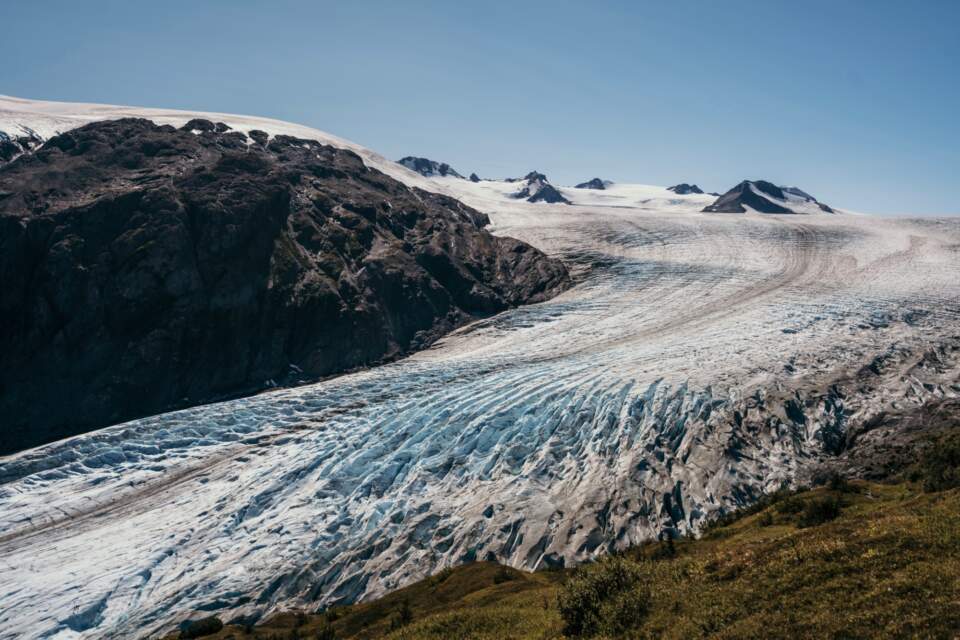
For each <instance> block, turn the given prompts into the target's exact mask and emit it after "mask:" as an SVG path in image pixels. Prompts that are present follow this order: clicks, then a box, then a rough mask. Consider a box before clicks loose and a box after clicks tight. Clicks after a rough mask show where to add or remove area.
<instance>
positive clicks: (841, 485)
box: [823, 471, 857, 493]
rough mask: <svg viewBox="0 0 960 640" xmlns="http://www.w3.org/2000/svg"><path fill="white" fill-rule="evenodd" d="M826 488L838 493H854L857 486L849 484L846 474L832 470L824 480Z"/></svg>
mask: <svg viewBox="0 0 960 640" xmlns="http://www.w3.org/2000/svg"><path fill="white" fill-rule="evenodd" d="M823 484H824V486H826V487H827V489H830V491H838V492H840V493H856V491H857V488H856V487H855V486H854V485H852V484H850V481H849V480H847V478H846V476H844V475H842V474H840V473H837V472H836V471H834V472H833V473H831V474H830V475H828V476H827V479H826V482H824V483H823Z"/></svg>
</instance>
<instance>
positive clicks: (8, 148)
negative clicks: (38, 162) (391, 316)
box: [0, 129, 43, 166]
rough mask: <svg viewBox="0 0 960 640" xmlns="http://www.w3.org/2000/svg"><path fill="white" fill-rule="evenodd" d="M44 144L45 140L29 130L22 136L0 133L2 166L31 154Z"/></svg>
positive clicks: (0, 164) (0, 160)
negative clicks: (21, 156)
mask: <svg viewBox="0 0 960 640" xmlns="http://www.w3.org/2000/svg"><path fill="white" fill-rule="evenodd" d="M41 144H43V140H42V139H41V138H40V136H38V135H37V134H36V133H34V132H33V131H30V130H29V129H28V130H27V131H26V132H25V135H22V136H11V135H7V134H6V133H4V132H3V131H0V166H2V165H4V164H6V163H7V162H10V161H12V160H13V159H14V158H16V157H17V156H20V155H23V154H24V153H29V152H30V151H33V150H34V149H36V148H37V147H39V146H40V145H41Z"/></svg>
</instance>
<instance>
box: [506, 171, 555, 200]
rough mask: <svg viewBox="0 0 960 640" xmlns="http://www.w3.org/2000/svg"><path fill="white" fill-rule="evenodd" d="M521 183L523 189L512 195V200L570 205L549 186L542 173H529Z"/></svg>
mask: <svg viewBox="0 0 960 640" xmlns="http://www.w3.org/2000/svg"><path fill="white" fill-rule="evenodd" d="M508 182H515V180H509V181H508ZM523 182H524V185H523V187H521V188H520V190H519V191H517V192H516V193H514V194H513V197H514V198H518V199H523V200H526V201H527V202H547V203H551V204H570V201H569V200H567V199H566V198H564V197H563V194H562V193H560V192H559V191H558V190H557V188H556V187H554V186H553V185H552V184H550V181H549V180H547V176H545V175H543V174H542V173H538V172H536V171H531V172H530V173H528V174H527V175H525V176H524V177H523Z"/></svg>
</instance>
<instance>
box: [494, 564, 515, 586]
mask: <svg viewBox="0 0 960 640" xmlns="http://www.w3.org/2000/svg"><path fill="white" fill-rule="evenodd" d="M514 579H516V576H515V575H513V574H512V573H511V572H510V570H509V569H507V567H506V565H500V568H499V569H497V572H496V573H495V574H493V584H503V583H504V582H510V581H511V580H514Z"/></svg>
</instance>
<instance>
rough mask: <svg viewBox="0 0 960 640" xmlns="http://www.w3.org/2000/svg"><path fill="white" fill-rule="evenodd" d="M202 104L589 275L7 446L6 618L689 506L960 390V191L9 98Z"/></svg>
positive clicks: (687, 510)
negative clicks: (400, 350) (932, 204)
mask: <svg viewBox="0 0 960 640" xmlns="http://www.w3.org/2000/svg"><path fill="white" fill-rule="evenodd" d="M130 115H137V116H142V117H148V118H150V119H153V120H155V121H157V122H162V123H166V122H170V123H174V124H182V123H184V122H186V121H187V120H188V119H189V118H191V117H207V118H209V119H212V120H214V121H224V122H227V123H228V124H230V125H231V126H233V127H235V128H240V129H244V130H249V129H254V128H258V129H263V130H266V131H268V132H270V133H289V134H291V135H298V136H301V137H308V138H314V139H317V140H321V141H323V142H326V143H329V144H335V145H338V146H347V147H348V148H351V149H354V150H356V151H357V152H358V153H360V155H361V156H362V157H363V158H364V160H365V161H367V162H368V163H369V164H370V165H371V166H374V167H377V168H380V169H384V170H387V171H389V173H390V174H391V175H392V176H394V177H396V178H398V179H400V180H403V181H404V182H406V183H408V184H411V185H416V186H421V187H423V188H430V189H432V190H435V191H441V192H444V193H448V194H451V195H455V196H457V197H460V198H461V199H463V200H464V201H465V202H467V203H468V204H470V205H472V206H475V207H477V208H479V209H481V210H482V211H485V212H487V213H489V214H490V217H491V219H492V221H493V228H492V230H493V231H494V232H496V233H498V234H503V235H510V236H514V237H517V238H520V239H522V240H525V241H527V242H529V243H531V244H533V245H535V246H537V247H539V248H541V249H543V250H544V251H546V252H548V253H550V254H552V255H557V256H559V257H561V258H563V259H565V260H566V261H567V262H568V264H569V265H570V266H571V271H572V273H573V274H574V275H575V277H576V279H577V285H576V286H575V287H574V288H573V289H571V290H570V291H568V292H567V293H565V294H563V295H561V296H559V297H557V298H555V299H553V300H551V301H549V302H546V303H543V304H538V305H532V306H528V307H524V308H520V309H516V310H513V311H508V312H505V313H502V314H500V315H497V316H495V317H492V318H489V319H486V320H482V321H478V322H476V323H474V324H472V325H469V326H467V327H464V328H463V329H461V330H459V331H457V332H455V333H453V334H451V335H449V336H448V337H447V338H445V339H444V340H442V341H441V342H440V343H438V344H436V345H435V346H434V347H432V348H430V349H428V350H426V351H423V352H420V353H418V354H416V355H414V356H411V357H409V358H407V359H405V360H402V361H399V362H396V363H394V364H389V365H385V366H381V367H377V368H374V369H371V370H368V371H364V372H361V373H355V374H350V375H345V376H341V377H339V378H335V379H332V380H329V381H325V382H321V383H318V384H313V385H309V386H304V387H300V388H296V389H286V390H278V391H273V392H269V393H263V394H260V395H257V396H254V397H250V398H245V399H241V400H234V401H230V402H223V403H218V404H212V405H207V406H202V407H197V408H193V409H188V410H184V411H178V412H175V413H170V414H164V415H158V416H154V417H150V418H144V419H141V420H136V421H132V422H129V423H125V424H122V425H118V426H115V427H111V428H108V429H103V430H100V431H97V432H94V433H90V434H86V435H83V436H78V437H75V438H71V439H69V440H65V441H61V442H58V443H54V444H51V445H48V446H45V447H40V448H37V449H33V450H30V451H26V452H23V453H20V454H17V455H14V456H9V457H7V458H0V601H2V602H3V603H4V606H3V608H2V610H0V638H81V637H82V638H103V637H108V638H109V637H119V638H125V637H130V635H131V633H132V631H131V630H133V629H137V630H140V631H141V632H146V631H159V630H166V629H169V628H171V627H173V626H175V625H176V623H177V622H179V621H180V620H182V619H185V618H187V617H190V616H191V615H194V616H196V615H209V614H216V615H218V616H220V617H221V618H223V619H224V620H227V619H231V618H235V617H239V616H243V615H257V614H263V613H266V612H269V611H273V610H277V609H282V608H285V607H300V606H308V607H311V608H316V607H319V606H322V605H325V604H330V603H333V602H338V601H343V600H352V599H358V598H369V597H373V596H376V595H378V594H382V593H383V592H384V591H387V590H390V589H394V588H397V587H399V586H402V585H404V584H406V583H408V582H410V581H413V580H415V579H418V578H421V577H424V576H426V575H427V574H430V573H433V572H435V571H437V570H439V569H440V568H442V567H445V566H449V565H453V564H457V563H460V562H464V561H466V560H469V559H473V558H476V559H485V558H496V559H497V560H500V561H502V562H507V563H509V564H511V565H513V566H516V567H524V568H528V569H533V568H540V567H544V566H552V565H559V564H560V563H566V564H567V565H569V564H572V563H575V562H577V561H581V560H584V559H587V558H591V557H594V556H596V555H598V554H601V553H604V552H605V551H606V550H607V549H609V548H610V547H622V546H625V545H628V544H630V543H632V542H636V541H639V540H643V539H646V538H650V537H652V536H657V535H658V534H660V533H661V532H673V533H684V532H687V531H690V530H693V529H696V527H697V526H698V525H699V524H700V523H702V522H703V521H704V519H705V518H708V517H710V516H711V515H713V514H715V513H716V512H717V511H718V510H719V509H722V508H729V507H732V506H735V505H737V504H741V503H744V502H747V501H749V500H751V499H752V498H754V497H756V496H757V495H759V494H760V493H761V492H763V491H768V490H773V489H776V488H778V487H779V486H781V485H782V484H785V483H791V482H793V481H794V480H795V479H796V478H797V477H798V476H800V475H802V473H803V470H804V468H805V467H808V466H809V465H810V464H811V463H813V462H816V461H817V460H820V459H823V458H824V457H826V456H829V455H831V453H832V452H835V451H836V450H837V449H838V447H839V446H840V444H841V443H842V442H843V439H844V435H845V433H846V432H847V430H848V429H849V428H850V427H851V426H852V425H854V424H861V423H863V422H864V421H866V420H869V419H870V418H871V417H872V416H876V415H877V414H878V413H880V412H882V411H885V410H889V409H890V408H891V407H899V408H902V407H908V406H911V405H919V404H920V403H922V402H924V401H926V400H929V399H932V398H938V397H956V396H957V395H958V394H960V378H958V373H960V219H887V218H876V217H870V216H853V215H845V214H824V213H817V214H810V215H782V216H777V215H763V214H756V213H748V214H703V213H699V210H700V209H702V208H703V207H704V206H705V205H707V204H710V203H711V202H713V200H714V198H713V197H712V196H708V195H689V196H678V195H676V194H674V193H672V192H669V191H667V190H666V189H664V188H661V187H646V186H640V185H612V186H611V187H610V188H609V189H608V190H604V191H593V190H587V189H571V188H562V193H563V194H564V196H565V197H567V198H569V199H570V200H571V201H573V202H574V204H573V205H563V204H556V205H551V204H542V203H540V204H531V203H527V202H523V201H517V200H514V199H511V198H510V197H509V194H510V193H513V192H514V191H516V184H515V183H506V182H497V181H483V182H480V183H476V184H474V183H471V182H469V181H467V180H462V179H458V178H451V177H448V178H433V179H428V178H424V177H422V176H419V175H418V174H416V173H413V172H411V171H409V170H407V169H405V168H404V167H401V166H399V165H396V164H394V163H390V162H388V161H386V160H384V159H383V158H382V157H380V156H378V155H376V154H375V153H373V152H370V151H367V150H364V149H361V148H359V147H357V146H356V145H351V144H349V143H346V142H344V141H341V140H339V139H337V138H334V137H332V136H329V135H327V134H323V133H321V132H317V131H314V130H312V129H307V128H305V127H298V126H296V125H288V124H286V123H278V122H274V121H266V120H261V119H256V118H245V117H239V116H226V115H223V116H221V115H210V114H184V113H180V112H171V111H160V110H145V109H132V108H119V107H102V106H96V105H68V104H63V103H37V102H29V101H19V100H14V99H6V98H4V99H2V100H0V130H2V131H6V132H7V133H8V134H11V135H18V130H16V127H23V126H26V127H29V128H31V129H32V130H34V131H36V132H38V134H39V135H41V136H43V137H47V136H49V135H53V134H54V133H55V132H56V131H60V130H63V129H66V128H71V127H73V126H79V125H80V124H83V123H85V122H89V121H92V120H96V119H103V118H112V117H123V116H130Z"/></svg>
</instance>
